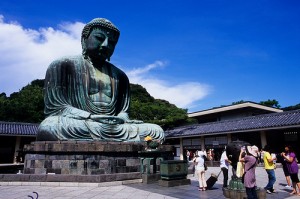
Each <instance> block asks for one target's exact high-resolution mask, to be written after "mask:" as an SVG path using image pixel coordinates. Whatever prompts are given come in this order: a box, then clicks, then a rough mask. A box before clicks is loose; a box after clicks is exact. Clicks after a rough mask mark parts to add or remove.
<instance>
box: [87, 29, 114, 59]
mask: <svg viewBox="0 0 300 199" xmlns="http://www.w3.org/2000/svg"><path fill="white" fill-rule="evenodd" d="M117 41H118V40H117V38H116V37H115V35H114V34H113V32H112V31H109V30H103V29H98V28H95V29H93V30H92V31H91V33H90V35H89V37H88V38H87V39H86V51H87V54H88V56H89V57H90V58H91V59H92V60H93V61H105V60H106V59H109V58H110V57H111V56H112V54H113V52H114V50H115V46H116V44H117Z"/></svg>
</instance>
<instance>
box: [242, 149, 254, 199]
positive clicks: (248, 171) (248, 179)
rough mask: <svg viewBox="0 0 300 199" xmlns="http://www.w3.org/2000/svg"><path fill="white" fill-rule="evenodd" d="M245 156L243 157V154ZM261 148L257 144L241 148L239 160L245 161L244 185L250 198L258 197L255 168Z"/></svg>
mask: <svg viewBox="0 0 300 199" xmlns="http://www.w3.org/2000/svg"><path fill="white" fill-rule="evenodd" d="M244 153H245V156H244V157H243V154H244ZM258 157H259V149H258V147H257V146H255V145H253V146H246V147H242V148H241V152H240V156H239V161H240V162H244V163H245V173H244V186H245V189H246V194H247V198H248V199H258V197H257V193H256V178H255V168H256V166H257V164H258Z"/></svg>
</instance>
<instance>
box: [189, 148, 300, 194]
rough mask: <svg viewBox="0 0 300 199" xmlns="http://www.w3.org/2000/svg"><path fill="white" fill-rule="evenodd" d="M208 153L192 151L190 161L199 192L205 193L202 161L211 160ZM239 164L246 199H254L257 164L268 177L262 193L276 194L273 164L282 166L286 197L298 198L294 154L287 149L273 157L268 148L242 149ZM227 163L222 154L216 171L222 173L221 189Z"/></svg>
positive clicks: (296, 166)
mask: <svg viewBox="0 0 300 199" xmlns="http://www.w3.org/2000/svg"><path fill="white" fill-rule="evenodd" d="M210 155H211V152H205V151H196V152H195V155H194V158H193V159H192V160H191V161H193V164H194V168H195V175H196V177H197V178H198V181H199V190H200V191H205V190H207V181H206V178H205V171H206V169H207V168H205V161H206V160H209V159H210V158H211V157H210ZM239 161H240V162H241V163H242V165H243V167H244V177H243V183H244V186H245V189H246V194H247V198H248V199H257V198H258V196H257V193H256V188H257V187H256V176H255V169H256V166H257V165H258V164H259V163H262V164H263V165H264V169H265V170H266V173H267V176H268V183H267V185H266V186H265V187H264V189H265V190H266V193H268V194H272V193H276V190H275V189H274V184H275V182H276V175H275V169H276V162H277V163H281V164H282V169H283V173H284V175H285V177H286V182H287V185H286V188H289V189H292V191H291V192H290V195H298V196H300V181H299V177H298V172H299V167H298V160H297V157H296V154H295V152H294V150H293V149H292V147H291V146H285V148H284V151H283V152H281V153H278V154H277V155H275V154H274V153H272V150H271V148H270V146H269V145H266V146H265V147H264V148H263V149H261V150H259V149H258V147H257V146H255V145H253V146H244V147H242V148H241V151H240V156H239ZM230 164H231V161H230V160H229V159H228V158H227V155H226V150H224V151H223V152H222V155H221V158H220V168H221V171H222V172H223V188H226V187H227V186H228V169H229V165H230Z"/></svg>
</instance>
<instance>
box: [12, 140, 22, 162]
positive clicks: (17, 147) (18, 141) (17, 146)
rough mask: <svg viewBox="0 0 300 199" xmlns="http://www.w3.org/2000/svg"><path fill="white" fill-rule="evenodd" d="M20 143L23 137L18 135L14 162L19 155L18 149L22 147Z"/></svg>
mask: <svg viewBox="0 0 300 199" xmlns="http://www.w3.org/2000/svg"><path fill="white" fill-rule="evenodd" d="M20 143H21V137H20V136H17V137H16V144H15V152H14V162H13V163H14V164H15V163H17V155H18V150H19V149H20Z"/></svg>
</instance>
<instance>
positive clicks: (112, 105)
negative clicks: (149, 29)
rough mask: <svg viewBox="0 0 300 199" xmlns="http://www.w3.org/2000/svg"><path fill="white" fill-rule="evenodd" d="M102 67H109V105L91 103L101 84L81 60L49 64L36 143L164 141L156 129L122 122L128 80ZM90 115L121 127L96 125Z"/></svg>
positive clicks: (93, 101) (70, 58)
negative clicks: (111, 119)
mask: <svg viewBox="0 0 300 199" xmlns="http://www.w3.org/2000/svg"><path fill="white" fill-rule="evenodd" d="M105 64H107V66H109V67H107V68H108V70H107V71H106V72H107V73H108V76H109V78H110V87H111V100H110V102H109V103H107V102H102V101H101V100H100V101H99V102H97V103H95V98H93V97H92V96H93V95H94V93H93V92H96V94H97V90H98V92H99V94H101V83H99V82H98V83H97V82H96V83H95V81H96V80H95V78H93V74H94V72H93V66H92V64H91V63H90V62H89V61H88V60H86V59H84V58H83V56H74V57H65V58H62V59H60V60H57V61H54V62H53V63H51V64H50V66H49V67H48V69H47V73H46V77H45V85H44V102H45V115H46V119H45V120H44V121H43V122H42V123H41V124H40V126H39V129H38V134H37V140H40V141H42V140H43V141H54V140H107V141H140V140H141V139H142V138H144V137H145V136H147V135H150V136H151V137H152V138H153V139H156V140H163V139H164V132H163V130H162V129H161V127H160V126H158V125H155V124H149V123H134V122H133V123H132V122H128V123H127V122H126V121H129V117H128V114H127V111H128V108H129V102H130V90H129V89H130V87H129V80H128V78H127V76H126V74H125V73H124V72H123V71H121V70H120V69H118V68H117V67H115V66H114V65H112V64H110V63H108V62H106V63H105ZM91 85H93V86H91ZM95 85H97V86H96V87H95ZM95 88H96V91H93V90H95ZM101 96H102V95H101ZM98 98H99V97H98ZM100 98H101V97H100ZM96 99H97V98H96ZM91 114H92V115H105V116H119V117H122V118H125V123H123V124H107V123H100V122H98V121H94V120H92V119H90V118H89V117H90V115H91Z"/></svg>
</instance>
